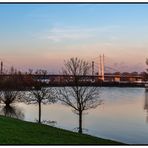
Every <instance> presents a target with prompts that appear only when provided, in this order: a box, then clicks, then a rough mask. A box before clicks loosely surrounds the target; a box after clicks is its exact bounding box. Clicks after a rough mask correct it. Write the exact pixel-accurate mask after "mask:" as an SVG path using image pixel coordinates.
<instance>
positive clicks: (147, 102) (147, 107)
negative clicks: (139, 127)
mask: <svg viewBox="0 0 148 148" xmlns="http://www.w3.org/2000/svg"><path fill="white" fill-rule="evenodd" d="M144 110H146V111H147V117H146V122H147V123H148V89H145V103H144Z"/></svg>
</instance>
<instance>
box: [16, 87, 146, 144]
mask: <svg viewBox="0 0 148 148" xmlns="http://www.w3.org/2000/svg"><path fill="white" fill-rule="evenodd" d="M99 90H100V98H99V99H103V104H102V105H100V106H98V107H97V108H96V109H92V110H89V111H88V112H86V114H85V115H84V116H83V128H84V129H86V130H84V132H85V133H88V134H91V135H94V136H98V137H102V138H107V139H113V140H117V141H121V142H125V143H128V144H148V92H147V93H146V92H145V89H144V88H115V87H110V88H107V87H105V88H99ZM17 106H18V107H19V108H21V110H22V112H23V113H24V120H26V121H33V122H35V120H36V119H38V106H37V105H26V104H24V103H19V104H17ZM42 120H50V121H56V122H57V124H56V125H55V126H56V127H60V128H64V129H68V130H71V131H73V130H74V129H75V128H76V127H78V116H77V115H75V114H74V113H73V112H72V110H71V108H70V107H67V106H64V105H61V104H50V105H42Z"/></svg>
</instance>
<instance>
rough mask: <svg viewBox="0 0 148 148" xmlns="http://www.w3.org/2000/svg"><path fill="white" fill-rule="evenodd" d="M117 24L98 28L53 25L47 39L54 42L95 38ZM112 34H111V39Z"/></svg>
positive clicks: (112, 28) (109, 30)
mask: <svg viewBox="0 0 148 148" xmlns="http://www.w3.org/2000/svg"><path fill="white" fill-rule="evenodd" d="M115 28H116V29H117V28H118V26H106V27H98V28H82V27H81V28H80V27H54V28H52V29H51V30H50V31H49V35H48V39H49V40H51V41H54V42H61V41H65V40H76V41H77V40H86V39H91V38H96V37H97V36H99V35H101V34H102V33H109V32H111V31H112V30H114V29H115ZM113 37H114V36H111V37H110V38H111V40H112V39H113Z"/></svg>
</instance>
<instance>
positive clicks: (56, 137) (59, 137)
mask: <svg viewBox="0 0 148 148" xmlns="http://www.w3.org/2000/svg"><path fill="white" fill-rule="evenodd" d="M0 144H106V145H107V144H122V143H119V142H115V141H111V140H106V139H101V138H97V137H93V136H89V135H85V134H78V133H74V132H70V131H67V130H63V129H59V128H55V127H51V126H48V125H41V124H37V123H31V122H25V121H21V120H17V119H13V118H8V117H3V116H0Z"/></svg>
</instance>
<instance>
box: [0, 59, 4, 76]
mask: <svg viewBox="0 0 148 148" xmlns="http://www.w3.org/2000/svg"><path fill="white" fill-rule="evenodd" d="M0 73H1V75H2V74H3V62H2V61H1V71H0Z"/></svg>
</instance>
